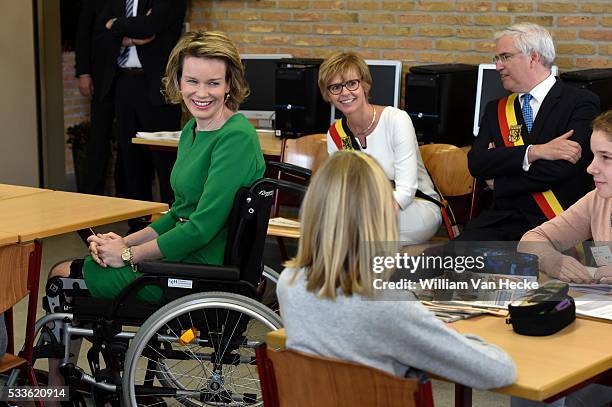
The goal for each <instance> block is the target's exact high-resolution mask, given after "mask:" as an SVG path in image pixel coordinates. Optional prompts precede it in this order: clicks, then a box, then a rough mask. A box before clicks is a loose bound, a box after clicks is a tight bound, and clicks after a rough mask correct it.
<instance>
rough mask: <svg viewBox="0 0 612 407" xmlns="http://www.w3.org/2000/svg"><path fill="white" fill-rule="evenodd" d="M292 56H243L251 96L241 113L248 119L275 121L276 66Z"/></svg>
mask: <svg viewBox="0 0 612 407" xmlns="http://www.w3.org/2000/svg"><path fill="white" fill-rule="evenodd" d="M281 58H291V55H290V54H242V55H241V59H242V63H243V64H244V68H245V77H246V80H247V82H248V84H249V88H250V89H251V94H250V95H249V96H248V97H247V98H246V99H245V100H244V101H243V102H242V103H241V104H240V112H241V113H243V114H244V115H245V116H246V117H247V118H248V119H258V120H260V121H262V122H263V121H270V127H272V125H271V123H272V121H273V120H274V104H275V102H274V97H275V95H276V92H275V84H276V64H277V62H278V60H279V59H281Z"/></svg>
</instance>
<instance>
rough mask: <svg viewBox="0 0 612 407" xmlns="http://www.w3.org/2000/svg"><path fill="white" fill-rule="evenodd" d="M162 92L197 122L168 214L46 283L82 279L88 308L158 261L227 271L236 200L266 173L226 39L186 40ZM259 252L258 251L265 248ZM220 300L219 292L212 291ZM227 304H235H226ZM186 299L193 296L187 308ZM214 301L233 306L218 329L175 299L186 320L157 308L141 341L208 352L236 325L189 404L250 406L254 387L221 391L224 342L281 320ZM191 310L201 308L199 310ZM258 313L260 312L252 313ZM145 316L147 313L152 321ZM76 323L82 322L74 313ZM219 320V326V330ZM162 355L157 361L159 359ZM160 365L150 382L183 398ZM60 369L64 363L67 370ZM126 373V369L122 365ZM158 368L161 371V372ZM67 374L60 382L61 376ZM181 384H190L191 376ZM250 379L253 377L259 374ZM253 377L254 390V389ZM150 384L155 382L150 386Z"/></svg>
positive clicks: (101, 243)
mask: <svg viewBox="0 0 612 407" xmlns="http://www.w3.org/2000/svg"><path fill="white" fill-rule="evenodd" d="M164 85H165V93H166V96H167V98H168V100H169V101H171V102H172V103H177V104H178V103H181V102H182V103H183V104H184V106H185V107H186V108H187V110H188V111H189V112H190V113H191V114H192V116H193V118H192V119H191V120H190V121H189V122H188V123H187V124H186V125H185V127H184V128H183V131H182V133H181V136H180V141H179V146H178V153H177V159H176V163H175V165H174V168H173V170H172V175H171V185H172V189H173V191H174V195H175V197H176V200H175V202H174V204H173V205H172V208H171V209H170V210H169V211H168V212H167V213H166V214H164V215H163V216H162V217H161V218H160V219H159V220H157V221H155V222H154V223H152V224H151V225H150V226H148V227H146V228H145V229H143V230H141V231H138V232H135V233H133V234H130V235H127V236H124V237H121V236H119V235H117V234H115V233H107V234H97V235H93V236H90V237H89V238H88V241H89V252H90V255H89V256H88V257H86V258H85V259H84V260H75V261H72V262H64V263H62V264H59V265H57V266H55V267H54V268H53V269H52V270H51V272H50V274H49V278H50V279H51V278H52V277H64V278H75V279H80V278H82V279H84V281H85V283H86V286H87V290H88V291H89V294H90V295H91V297H94V299H96V298H106V299H108V298H111V299H112V298H115V297H117V296H119V295H120V293H121V292H122V290H123V289H124V288H126V287H128V286H129V285H130V284H131V283H132V282H133V281H134V280H136V279H137V278H138V277H140V276H141V275H142V274H141V273H139V271H138V265H139V264H140V263H141V262H143V261H145V260H154V259H163V260H164V261H173V262H184V263H198V264H208V265H221V264H224V251H225V248H226V241H227V240H228V217H229V216H230V211H231V210H232V204H233V203H234V199H235V196H236V194H237V192H238V190H239V189H240V188H242V187H248V186H251V184H253V183H254V181H256V180H258V179H260V178H261V177H262V175H263V173H264V170H265V163H264V160H263V155H262V152H261V148H260V145H259V140H258V137H257V134H256V132H255V129H254V128H253V126H252V125H251V124H250V123H249V122H248V121H247V119H246V118H245V117H244V116H243V115H242V114H240V113H236V111H237V109H238V106H239V105H240V103H241V102H242V101H243V100H244V98H245V97H246V96H247V95H248V93H249V90H248V84H247V83H246V80H245V78H244V67H243V65H242V63H241V60H240V55H239V54H238V50H237V49H236V46H235V45H234V44H233V43H232V42H231V40H230V39H229V37H227V35H225V34H224V33H221V32H214V31H211V32H201V31H199V32H191V33H187V34H185V35H184V36H183V37H182V38H181V39H180V40H179V42H178V43H177V45H176V47H175V48H174V50H173V51H172V53H171V54H170V57H169V61H168V64H167V67H166V75H165V78H164ZM264 192H265V191H264ZM270 195H271V193H270ZM266 196H267V195H266ZM266 224H267V218H266ZM264 236H265V233H264ZM262 241H263V238H262ZM262 247H263V246H262ZM261 250H262V251H263V248H262V249H261ZM219 269H220V267H219ZM222 271H223V270H221V272H222ZM221 272H220V271H219V270H217V274H218V276H217V277H216V280H221V281H223V280H230V276H224V275H222V274H223V273H221ZM177 281H178V282H175V284H178V285H179V288H181V287H180V285H181V284H183V285H184V284H191V283H190V282H189V281H187V282H185V281H186V280H177ZM168 284H170V283H168ZM195 284H196V283H194V286H195ZM215 287H216V286H215ZM174 290H177V288H174ZM219 290H220V289H218V288H217V291H219ZM213 291H214V290H213ZM160 295H161V288H160V287H157V286H145V287H144V288H142V289H139V291H138V297H139V299H140V300H145V301H155V300H157V299H159V297H160ZM228 295H229V296H230V297H231V294H228ZM189 297H191V296H188V297H187V298H189ZM219 297H221V298H223V301H222V302H228V303H232V306H231V307H230V306H228V307H226V308H227V310H226V311H225V312H226V314H225V320H222V319H221V318H222V317H220V316H219V315H218V313H217V314H216V320H215V321H212V322H211V321H209V320H208V318H209V317H211V312H209V311H202V312H201V314H199V316H194V315H192V314H191V313H190V312H191V311H190V310H191V308H190V307H192V308H193V307H194V301H195V302H200V303H201V302H202V301H200V300H199V299H196V300H194V299H193V298H192V299H191V300H185V301H181V300H182V299H181V300H177V301H178V302H180V303H178V304H176V305H175V307H178V309H180V310H181V311H179V313H180V312H183V311H184V314H182V315H178V314H177V315H175V314H176V312H175V311H174V310H172V309H168V310H166V312H165V313H164V312H162V313H161V314H160V311H162V310H163V309H164V308H166V307H164V308H162V309H161V310H159V311H158V312H157V313H156V314H159V315H158V317H159V318H161V320H164V321H165V322H164V323H162V324H161V325H159V324H157V322H155V323H149V320H147V323H148V325H147V331H150V333H148V334H147V333H146V332H144V333H143V335H145V336H146V335H151V334H152V335H155V332H161V331H159V330H160V329H161V330H162V331H164V329H165V331H164V332H165V334H164V335H166V336H165V337H164V338H167V337H175V339H176V337H180V338H179V339H180V340H179V341H178V342H181V341H182V342H181V343H183V345H182V346H186V345H184V343H185V342H186V343H187V346H192V345H194V344H198V345H202V344H203V343H204V342H205V341H204V339H202V338H203V336H204V335H210V338H209V339H208V341H209V342H214V341H213V339H211V338H212V335H213V332H217V334H216V335H218V337H223V335H222V334H220V332H222V331H223V330H224V329H225V327H226V324H227V323H228V322H235V325H238V328H236V327H234V328H233V329H234V330H235V332H232V334H231V335H227V336H225V337H223V341H225V342H223V343H224V344H225V345H224V346H225V347H224V349H219V346H215V347H214V350H213V351H212V353H211V355H216V357H217V358H219V356H220V354H221V353H222V351H223V352H225V353H226V356H224V357H225V359H219V360H216V361H214V363H213V365H214V366H213V367H210V368H207V369H209V370H208V374H207V375H208V376H209V377H207V378H201V377H200V378H197V380H200V384H201V385H200V386H199V390H198V392H199V394H195V395H194V394H193V393H192V396H193V397H194V398H195V399H196V400H198V399H200V400H214V401H216V402H220V403H223V402H225V400H226V399H230V400H231V399H234V398H239V397H241V398H242V400H249V401H252V400H251V399H254V398H255V396H253V394H255V393H257V391H256V390H257V384H255V385H254V387H255V390H254V391H246V390H243V391H242V392H241V393H242V396H236V394H235V393H236V392H237V391H236V392H234V393H232V392H231V391H230V390H228V389H227V388H226V385H227V383H224V379H223V378H224V376H223V375H222V374H221V372H220V370H221V367H220V366H222V365H223V364H224V363H228V362H231V363H233V364H236V363H238V359H240V358H239V356H240V355H239V354H238V353H237V351H236V349H238V347H239V346H240V344H238V342H236V343H231V344H230V343H229V342H228V341H230V342H231V341H233V340H234V339H235V340H236V341H237V340H238V339H239V338H238V337H240V336H241V335H243V336H244V334H243V333H244V332H245V331H246V330H247V325H249V324H252V321H253V318H254V319H257V318H260V317H257V315H255V314H266V315H267V316H266V318H267V320H266V321H270V320H272V321H275V322H274V323H269V322H266V321H264V322H262V324H263V326H264V327H265V328H266V329H270V328H271V327H275V326H279V325H280V319H279V318H278V317H276V316H275V315H271V316H270V314H269V312H268V310H267V309H259V308H258V307H260V304H256V302H255V301H253V304H251V303H250V302H249V304H248V306H247V307H246V308H248V310H246V311H245V310H244V308H245V306H244V305H238V306H236V305H234V302H235V301H234V300H235V298H234V297H231V298H229V297H227V295H224V294H223V293H219V295H218V296H217V298H219ZM226 297H227V298H226ZM246 300H250V298H246ZM91 301H93V299H92V300H91ZM177 301H175V303H176V302H177ZM77 305H78V304H77ZM162 305H163V304H162ZM236 307H238V308H236ZM125 308H127V307H124V309H125ZM195 308H205V307H204V306H203V305H195ZM254 309H256V310H255V311H253V310H254ZM154 310H155V309H153V311H154ZM236 310H238V311H236ZM99 312H100V313H102V312H103V311H102V310H100V311H99ZM149 312H150V313H152V311H149ZM239 312H242V313H243V314H248V315H249V317H245V318H243V319H242V320H240V318H239V317H240V316H241V315H242V314H239ZM150 313H149V315H150ZM162 314H163V315H162ZM75 316H76V317H77V318H78V314H77V313H76V308H75ZM143 319H144V318H143ZM150 319H153V318H150ZM260 319H261V318H260ZM220 320H221V321H224V322H219V321H220ZM156 324H157V325H156ZM145 325H146V324H145ZM249 326H250V325H249ZM143 330H144V325H143ZM264 330H265V329H262V331H264ZM198 333H199V336H198ZM183 335H186V338H187V339H185V338H183ZM132 336H133V335H132ZM189 338H191V339H189ZM136 339H138V336H136ZM149 339H150V340H155V338H154V337H151V336H147V338H141V340H140V343H141V345H140V346H141V347H140V349H139V350H136V351H134V352H135V353H137V354H138V353H139V352H140V353H142V352H144V353H147V349H148V346H149V345H146V343H147V341H148V340H149ZM190 341H193V342H190ZM219 341H221V339H220V340H219ZM162 342H163V341H162ZM172 346H174V345H172ZM187 351H188V352H190V354H189V355H188V356H187V357H186V356H185V351H184V350H183V351H181V352H182V353H177V351H176V350H173V348H171V347H169V345H167V344H164V345H163V346H161V347H157V348H156V349H155V352H157V355H158V356H157V358H158V359H159V360H162V361H163V360H165V358H169V357H170V356H174V357H177V355H178V359H181V358H182V359H189V358H194V357H195V358H196V359H198V358H201V357H203V356H202V355H200V354H199V353H198V352H196V351H195V350H191V349H188V350H187ZM134 352H132V353H134ZM149 352H150V350H149ZM164 352H165V353H164ZM72 353H76V352H72ZM124 353H125V352H124ZM128 353H129V352H128ZM162 354H163V355H164V356H163V357H161V355H162ZM230 354H231V355H230ZM253 354H254V352H253ZM211 355H209V356H208V358H209V359H210V358H214V357H215V356H211ZM227 355H230V356H227ZM128 356H129V355H128ZM132 356H134V355H132ZM150 358H151V356H150V355H149V359H150ZM232 358H233V359H232ZM229 359H232V360H233V361H231V360H229ZM243 359H244V357H243V358H242V359H241V360H240V362H243V361H244V360H243ZM247 359H248V358H247ZM58 360H59V359H56V360H55V361H56V363H50V383H49V384H51V385H57V384H59V383H60V382H61V376H60V375H59V372H58V370H57V369H58V363H57V361H58ZM150 360H151V359H150ZM159 360H158V361H157V362H155V363H157V365H156V366H158V368H157V369H152V371H157V373H153V377H155V376H157V377H158V378H159V375H160V373H159V371H160V370H161V371H163V372H165V373H163V380H162V379H160V381H162V383H163V385H164V387H165V388H167V387H172V388H175V390H176V388H179V389H183V390H184V389H187V388H188V387H189V385H187V384H186V383H183V382H182V381H181V377H182V376H180V375H178V374H177V375H172V374H171V373H168V372H170V371H171V367H169V365H168V366H166V365H163V364H162V362H160V361H159ZM66 361H67V358H66V357H65V358H64V365H65V364H66V363H65V362H66ZM135 363H136V362H134V363H132V365H134V364H135ZM126 364H128V365H129V361H128V360H127V357H126ZM200 364H202V363H200ZM159 366H165V367H164V368H163V369H161V368H159ZM138 369H140V367H134V366H132V372H133V373H134V372H135V371H137V370H138ZM63 374H64V375H65V373H64V372H63ZM192 374H193V373H192ZM251 374H252V375H253V373H251ZM183 375H184V376H187V374H183ZM254 375H255V377H256V374H254ZM124 376H125V375H124ZM252 377H253V376H251V379H250V380H251V381H252V380H254V379H252ZM124 379H125V378H124ZM128 380H131V383H128V386H132V387H134V386H133V384H134V380H135V379H134V375H132V378H131V379H128ZM150 382H152V379H149V383H150ZM202 383H203V385H202ZM206 386H208V387H209V388H210V389H209V390H207V391H204V390H203V389H202V388H203V387H206ZM125 387H126V383H125V382H124V395H126V394H127V393H126V390H125ZM157 391H158V390H157ZM149 392H150V391H149ZM158 392H159V391H158ZM198 392H196V393H198ZM203 394H204V395H203ZM115 397H116V396H115ZM126 397H128V398H129V397H132V399H131V400H132V401H133V395H127V396H126ZM182 397H183V396H182ZM194 403H195V404H194ZM129 404H130V402H128V405H129ZM181 404H185V405H200V404H199V402H186V401H184V400H183V401H181ZM248 404H252V403H248Z"/></svg>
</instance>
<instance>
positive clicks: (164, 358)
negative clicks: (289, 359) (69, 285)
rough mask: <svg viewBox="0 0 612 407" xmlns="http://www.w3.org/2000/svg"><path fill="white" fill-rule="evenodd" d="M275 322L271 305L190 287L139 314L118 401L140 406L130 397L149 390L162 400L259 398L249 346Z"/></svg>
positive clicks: (252, 401)
mask: <svg viewBox="0 0 612 407" xmlns="http://www.w3.org/2000/svg"><path fill="white" fill-rule="evenodd" d="M281 325H282V324H281V320H280V317H279V316H278V315H277V314H275V313H274V312H273V311H272V310H270V309H269V308H267V307H266V306H264V305H263V304H261V303H259V302H257V301H255V300H253V299H251V298H248V297H245V296H242V295H238V294H233V293H223V292H216V293H198V294H193V295H189V296H186V297H183V298H180V299H178V300H176V301H173V302H172V303H170V304H167V305H166V306H164V307H162V308H161V309H159V310H158V311H157V312H155V313H154V314H153V315H152V316H151V317H149V318H148V319H147V321H146V322H145V323H144V324H143V325H142V327H141V328H140V329H139V331H138V333H137V334H136V336H135V337H134V340H133V341H132V343H131V345H130V348H129V350H128V352H127V355H126V359H125V371H124V374H123V379H122V382H123V386H122V387H123V389H122V390H123V397H124V401H125V404H126V405H129V406H137V405H145V404H139V403H138V396H141V395H149V396H151V395H153V396H155V397H158V399H159V400H161V399H163V400H164V402H166V405H185V406H190V407H191V406H194V407H196V406H209V405H212V406H219V405H221V406H254V405H263V401H262V399H261V389H260V387H259V378H258V376H257V371H256V364H255V347H256V346H257V345H258V344H259V343H261V342H263V341H264V340H265V335H266V333H267V332H269V331H270V330H274V329H278V328H280V327H281ZM181 341H182V342H181ZM155 380H157V383H158V384H157V383H156V382H155ZM168 402H169V403H170V404H168ZM161 405H163V404H161Z"/></svg>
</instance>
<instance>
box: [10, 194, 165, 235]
mask: <svg viewBox="0 0 612 407" xmlns="http://www.w3.org/2000/svg"><path fill="white" fill-rule="evenodd" d="M167 209H168V205H166V204H165V203H159V202H145V201H135V200H130V199H122V198H111V197H107V196H97V195H86V194H77V193H73V192H61V191H49V192H45V193H38V194H31V195H26V196H21V197H16V198H13V199H5V200H0V225H1V226H0V227H1V228H2V231H3V232H8V233H14V234H17V235H19V241H20V242H28V241H31V240H34V239H42V238H45V237H49V236H54V235H59V234H62V233H68V232H73V231H76V230H79V229H84V228H87V227H90V226H98V225H104V224H108V223H113V222H118V221H121V220H125V219H130V218H135V217H139V216H145V215H150V214H153V213H157V212H161V211H164V210H167Z"/></svg>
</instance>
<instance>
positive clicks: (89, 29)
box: [74, 0, 109, 81]
mask: <svg viewBox="0 0 612 407" xmlns="http://www.w3.org/2000/svg"><path fill="white" fill-rule="evenodd" d="M108 3H109V2H108V0H83V1H82V2H81V10H80V12H79V20H78V21H77V32H76V41H75V47H74V48H75V49H74V51H75V62H76V76H80V75H84V74H88V75H91V76H92V77H93V79H94V81H96V80H99V79H100V78H101V77H102V75H103V74H104V70H103V69H98V70H96V74H94V66H95V65H96V64H95V62H94V60H95V59H96V57H98V55H99V50H98V45H97V42H95V41H94V38H97V37H99V35H100V31H101V30H100V29H101V27H104V24H105V23H106V21H107V20H105V21H102V18H103V15H102V13H103V11H104V10H105V9H106V7H107V5H108Z"/></svg>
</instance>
